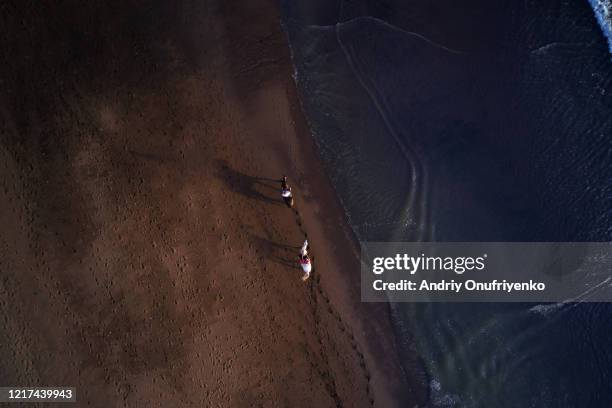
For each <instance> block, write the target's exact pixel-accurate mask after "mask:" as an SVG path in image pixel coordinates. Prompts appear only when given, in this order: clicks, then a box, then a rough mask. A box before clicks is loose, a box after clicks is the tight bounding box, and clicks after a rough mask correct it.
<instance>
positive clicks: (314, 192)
mask: <svg viewBox="0 0 612 408" xmlns="http://www.w3.org/2000/svg"><path fill="white" fill-rule="evenodd" d="M0 21H1V25H2V27H3V30H2V31H3V34H2V36H0V52H1V53H2V61H3V63H2V64H1V65H0V84H1V87H0V115H1V118H2V120H1V121H0V225H2V229H1V232H0V254H1V256H0V313H1V317H0V333H1V334H0V335H1V336H2V341H1V342H0V360H1V361H2V365H1V367H0V385H2V386H8V385H15V386H73V387H76V388H77V399H78V404H76V405H78V406H99V407H111V406H130V407H137V406H138V407H172V406H183V407H187V406H198V407H199V406H224V407H227V406H237V407H251V406H291V407H299V406H304V407H313V406H314V407H327V406H346V407H357V406H380V407H388V406H399V405H400V404H401V405H402V406H412V404H414V403H416V402H418V401H419V400H420V399H421V398H423V395H421V394H420V393H419V391H418V390H416V389H412V388H411V387H410V384H411V383H413V381H412V379H410V378H408V379H406V378H405V377H404V374H403V371H402V369H401V367H400V365H399V363H398V361H399V359H398V356H397V351H396V346H395V344H394V340H393V336H392V334H391V323H390V319H389V315H388V310H387V306H386V305H384V304H380V305H375V304H363V303H361V302H360V299H359V280H358V276H359V274H358V268H359V263H358V258H357V255H358V252H357V248H356V246H355V241H354V238H353V237H352V235H351V233H350V230H349V228H348V227H347V225H346V222H345V215H344V213H343V212H342V210H341V208H340V205H339V203H338V201H337V198H336V196H335V192H334V190H333V188H332V186H331V184H330V182H329V180H328V178H327V176H326V174H325V173H324V171H323V167H322V165H321V163H320V161H319V158H318V154H317V151H316V146H315V145H314V142H313V141H312V138H311V136H310V133H309V131H308V128H307V126H306V124H305V122H304V119H303V117H302V114H301V111H300V105H299V101H298V98H297V94H296V89H295V85H294V82H293V79H292V76H291V75H292V73H293V67H292V65H291V60H290V55H289V50H288V47H287V44H286V38H285V35H284V33H283V31H282V29H281V25H280V21H279V13H278V9H277V6H276V4H275V2H273V1H265V0H258V1H252V2H246V3H245V2H241V3H238V2H227V1H218V2H203V1H200V2H196V1H179V2H172V1H152V2H141V1H127V2H119V3H116V4H114V5H111V4H110V3H108V2H103V1H90V2H78V1H66V2H62V3H58V4H50V3H46V2H40V3H29V2H22V1H8V2H4V3H3V4H2V5H1V6H0ZM282 174H287V175H288V176H289V181H290V183H291V184H292V186H293V188H294V193H295V196H296V203H297V207H296V210H297V211H292V210H290V209H288V208H286V207H285V206H284V204H283V203H282V201H281V200H280V195H279V182H278V181H277V180H278V178H280V176H281V175H282ZM305 234H307V235H308V239H309V241H310V243H311V247H312V254H313V255H314V276H313V278H311V280H310V281H309V282H308V283H306V284H305V283H303V282H302V281H301V279H300V278H301V271H300V270H299V268H298V263H297V251H298V248H299V246H300V245H301V243H302V242H303V240H304V238H305Z"/></svg>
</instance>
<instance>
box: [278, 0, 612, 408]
mask: <svg viewBox="0 0 612 408" xmlns="http://www.w3.org/2000/svg"><path fill="white" fill-rule="evenodd" d="M367 3H368V2H362V1H351V2H349V1H340V2H312V1H308V2H306V1H301V2H284V4H283V24H284V26H285V29H286V32H287V34H288V37H289V41H290V45H291V48H292V55H293V60H294V64H295V67H296V79H297V83H298V87H299V89H300V92H301V99H302V104H303V108H304V111H305V114H306V116H307V120H308V121H309V125H310V127H311V130H312V132H313V136H314V138H315V140H316V142H317V144H318V146H319V148H320V152H321V156H322V157H323V160H324V162H325V163H326V165H327V171H328V174H329V176H330V178H331V180H332V182H333V183H334V186H335V188H336V190H337V193H338V195H339V198H340V200H341V202H342V204H343V206H344V207H345V210H346V212H347V216H348V219H349V222H350V224H351V226H352V228H353V230H354V231H355V233H356V235H357V236H358V238H359V239H361V240H371V241H373V240H381V241H382V240H387V241H402V240H406V241H410V240H425V241H609V240H610V239H611V238H612V207H611V204H610V203H611V202H612V200H611V198H612V192H611V188H612V168H611V165H610V163H611V159H612V146H611V145H612V143H611V141H610V137H611V136H610V135H612V115H610V112H611V111H612V96H611V94H610V93H611V92H612V58H611V55H610V53H609V49H608V44H607V40H606V37H605V36H604V34H603V33H602V30H601V27H600V25H599V24H598V21H597V19H596V17H595V16H596V15H595V14H594V12H593V9H592V8H591V7H590V3H589V2H587V1H582V2H580V1H577V2H571V4H570V3H565V4H559V2H556V1H552V0H551V1H544V2H538V3H537V4H532V3H527V2H525V3H523V2H510V1H508V2H502V3H498V2H495V4H492V3H491V2H484V1H481V0H474V1H467V2H462V4H461V5H460V6H459V5H454V3H453V2H451V1H437V2H433V3H431V2H428V3H427V4H420V3H419V2H415V3H414V4H410V5H405V4H403V2H399V1H390V0H389V1H383V2H377V3H376V5H373V4H367ZM421 3H425V2H421ZM392 311H393V317H394V320H395V322H394V323H395V328H396V334H397V341H398V343H399V344H400V346H401V348H402V350H403V355H404V359H405V364H404V367H405V369H406V370H409V371H413V370H414V371H419V370H421V369H423V370H424V371H425V372H426V375H423V376H422V377H421V378H422V379H423V380H422V381H423V383H422V384H421V385H422V386H424V387H426V388H427V389H428V390H429V394H430V399H431V401H433V402H434V403H435V404H437V405H439V406H450V407H453V406H457V407H458V406H461V407H465V406H467V407H486V406H499V407H504V406H530V407H549V406H556V407H576V406H581V407H584V406H587V407H603V406H610V405H612V389H611V387H610V381H611V378H612V355H611V354H610V351H609V350H608V348H609V346H608V345H609V344H610V340H609V338H608V336H609V333H610V331H611V329H612V325H611V324H610V317H611V316H612V308H611V307H610V306H609V305H607V304H569V305H506V304H492V305H491V304H489V305H478V304H471V305H457V304H453V305H446V304H429V305H427V304H419V305H411V304H399V305H393V306H392ZM413 347H416V353H417V355H418V356H419V358H420V362H415V360H414V353H413V352H412V348H413Z"/></svg>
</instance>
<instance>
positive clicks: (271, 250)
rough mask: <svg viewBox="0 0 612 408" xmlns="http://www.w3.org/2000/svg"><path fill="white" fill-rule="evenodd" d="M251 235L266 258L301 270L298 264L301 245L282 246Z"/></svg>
mask: <svg viewBox="0 0 612 408" xmlns="http://www.w3.org/2000/svg"><path fill="white" fill-rule="evenodd" d="M249 235H250V236H251V239H252V240H253V242H254V244H255V246H256V247H257V248H258V249H259V250H260V251H262V252H263V253H264V254H265V256H266V258H268V259H270V260H272V261H273V262H276V263H279V264H281V265H283V266H286V267H289V268H292V269H300V266H299V263H298V252H299V250H300V246H299V245H297V246H295V245H287V244H280V243H278V242H274V241H272V240H270V239H268V238H263V237H260V236H258V235H255V234H252V233H251V234H249Z"/></svg>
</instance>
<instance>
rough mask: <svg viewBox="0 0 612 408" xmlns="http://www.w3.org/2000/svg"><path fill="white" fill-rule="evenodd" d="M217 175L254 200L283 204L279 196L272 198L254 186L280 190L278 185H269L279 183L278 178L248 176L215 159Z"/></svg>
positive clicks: (238, 191)
mask: <svg viewBox="0 0 612 408" xmlns="http://www.w3.org/2000/svg"><path fill="white" fill-rule="evenodd" d="M217 169H218V171H217V176H218V177H219V178H220V179H221V180H223V181H224V182H225V183H226V184H227V186H228V187H229V188H230V189H232V190H234V191H236V192H237V193H240V194H242V195H244V196H246V197H249V198H254V199H256V200H261V201H265V202H268V203H271V204H275V205H281V206H283V205H285V204H284V203H283V202H282V201H281V200H280V194H279V198H278V199H277V198H272V197H269V196H268V195H266V194H263V193H261V192H260V191H258V190H257V188H256V186H264V187H267V188H271V189H274V190H280V187H276V186H273V185H271V184H270V183H272V182H273V183H278V184H277V185H280V179H278V180H275V179H271V178H267V177H256V176H249V175H248V174H244V173H241V172H239V171H237V170H234V169H232V168H231V167H230V166H229V165H228V164H227V162H226V161H224V160H219V161H217Z"/></svg>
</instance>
